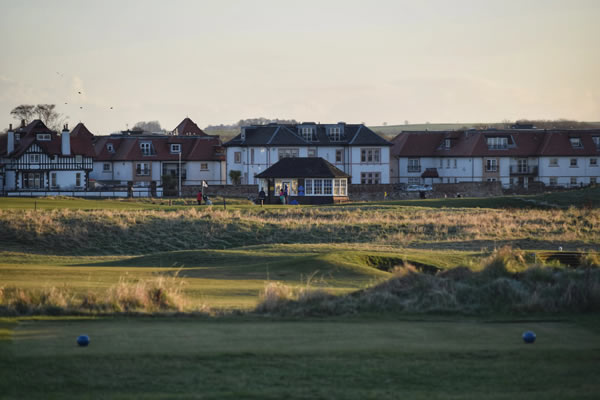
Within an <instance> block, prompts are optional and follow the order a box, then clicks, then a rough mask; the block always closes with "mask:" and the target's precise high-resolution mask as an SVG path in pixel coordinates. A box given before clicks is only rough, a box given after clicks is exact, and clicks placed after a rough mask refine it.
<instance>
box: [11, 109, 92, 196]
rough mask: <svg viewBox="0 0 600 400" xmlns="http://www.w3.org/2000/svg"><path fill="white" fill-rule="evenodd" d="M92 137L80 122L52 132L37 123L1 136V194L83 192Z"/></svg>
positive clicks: (42, 124) (85, 184)
mask: <svg viewBox="0 0 600 400" xmlns="http://www.w3.org/2000/svg"><path fill="white" fill-rule="evenodd" d="M92 138H93V135H92V133H90V131H88V129H87V128H86V127H85V125H83V124H82V123H79V124H78V125H77V126H76V127H75V129H73V131H71V132H70V131H69V129H68V126H67V125H65V126H64V128H63V131H62V132H61V133H60V134H59V133H58V132H55V131H52V130H50V129H48V127H46V125H44V123H43V122H42V121H40V120H34V121H33V122H31V123H30V124H28V125H25V123H24V122H22V124H21V127H19V128H18V129H15V130H13V129H12V125H11V126H10V127H9V130H8V132H7V134H6V135H3V136H2V137H0V166H1V167H0V191H2V192H4V193H7V192H10V191H31V192H33V191H43V192H48V191H56V192H60V191H83V190H87V188H88V185H89V174H90V172H91V171H92V168H93V157H94V156H95V154H94V147H93V145H92Z"/></svg>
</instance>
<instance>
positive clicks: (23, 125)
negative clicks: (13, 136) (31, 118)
mask: <svg viewBox="0 0 600 400" xmlns="http://www.w3.org/2000/svg"><path fill="white" fill-rule="evenodd" d="M21 128H25V120H24V119H22V120H21Z"/></svg>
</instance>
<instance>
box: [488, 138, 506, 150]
mask: <svg viewBox="0 0 600 400" xmlns="http://www.w3.org/2000/svg"><path fill="white" fill-rule="evenodd" d="M487 145H488V149H490V150H503V149H507V148H508V138H507V137H501V136H500V137H498V136H494V137H488V138H487Z"/></svg>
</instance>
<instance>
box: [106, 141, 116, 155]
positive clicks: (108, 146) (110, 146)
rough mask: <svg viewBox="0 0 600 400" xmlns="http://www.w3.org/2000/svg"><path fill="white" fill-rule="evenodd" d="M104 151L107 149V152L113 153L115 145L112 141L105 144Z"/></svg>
mask: <svg viewBox="0 0 600 400" xmlns="http://www.w3.org/2000/svg"><path fill="white" fill-rule="evenodd" d="M106 151H108V152H109V153H114V152H115V146H113V144H112V143H108V144H107V145H106Z"/></svg>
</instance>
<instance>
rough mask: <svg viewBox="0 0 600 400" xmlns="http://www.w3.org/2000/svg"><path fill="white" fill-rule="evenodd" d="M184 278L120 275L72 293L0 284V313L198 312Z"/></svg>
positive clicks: (205, 309) (64, 289) (201, 308)
mask: <svg viewBox="0 0 600 400" xmlns="http://www.w3.org/2000/svg"><path fill="white" fill-rule="evenodd" d="M183 285H184V281H183V280H181V279H179V278H177V276H176V275H174V276H170V277H163V276H160V277H156V278H152V279H146V280H132V279H128V278H122V279H120V280H119V282H118V283H116V284H115V285H113V286H111V287H109V288H108V289H107V290H106V291H105V292H100V293H97V292H91V291H90V292H87V293H84V294H80V293H76V292H75V291H73V290H71V289H69V288H68V287H66V286H65V287H62V288H57V287H50V288H42V289H20V288H14V287H0V315H13V316H14V315H68V314H127V313H173V312H186V311H187V312H199V313H205V314H210V313H211V310H210V308H209V307H208V306H206V305H204V304H202V305H196V306H194V307H192V306H191V304H190V302H189V301H188V300H187V299H186V297H185V296H184V294H183Z"/></svg>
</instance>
